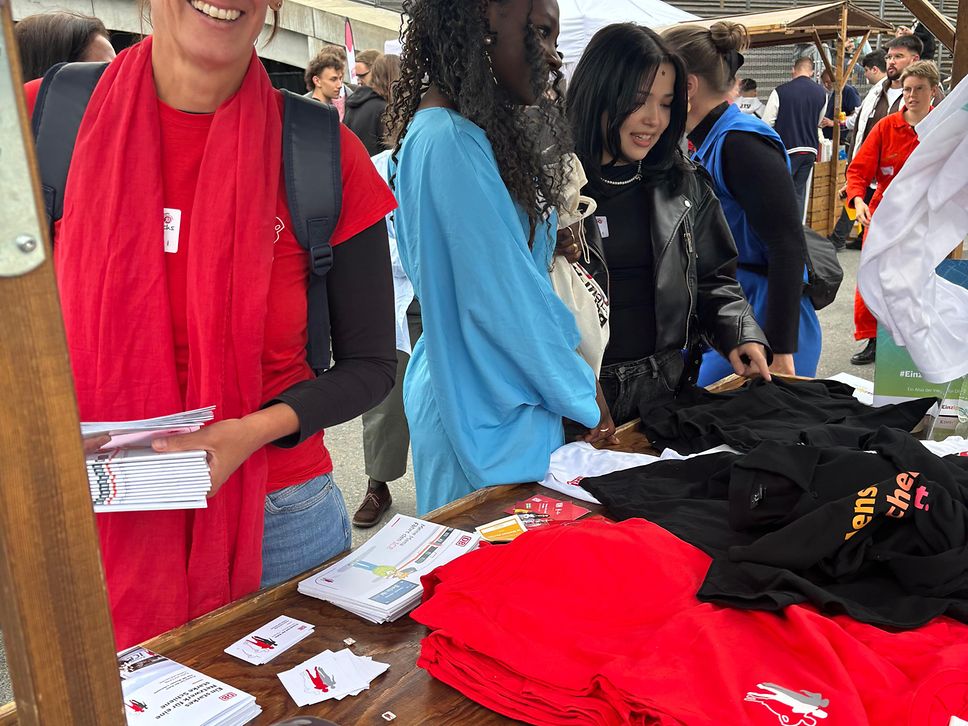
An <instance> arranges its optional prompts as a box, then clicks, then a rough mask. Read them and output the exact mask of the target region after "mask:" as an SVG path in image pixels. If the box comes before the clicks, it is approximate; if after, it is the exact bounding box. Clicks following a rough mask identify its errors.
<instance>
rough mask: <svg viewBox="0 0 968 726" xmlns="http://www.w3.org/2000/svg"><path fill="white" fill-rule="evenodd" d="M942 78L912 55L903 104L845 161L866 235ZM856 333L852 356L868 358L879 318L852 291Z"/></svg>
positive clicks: (851, 195)
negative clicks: (858, 347)
mask: <svg viewBox="0 0 968 726" xmlns="http://www.w3.org/2000/svg"><path fill="white" fill-rule="evenodd" d="M940 83H941V77H940V75H939V73H938V66H936V65H935V64H934V63H933V62H932V61H916V62H914V63H912V64H911V65H909V66H908V67H907V68H905V69H904V71H903V72H902V73H901V89H902V93H903V96H904V103H903V105H902V107H901V110H900V111H898V112H897V113H892V114H890V115H889V116H885V117H884V118H882V119H881V120H880V121H878V122H877V125H876V126H874V128H873V129H872V130H871V132H870V133H869V134H868V135H867V137H866V138H865V139H864V143H863V144H861V146H860V148H859V149H857V153H856V154H855V156H854V158H853V160H852V161H851V162H850V166H848V167H847V199H849V200H850V204H851V206H853V207H854V209H856V210H857V221H858V222H860V223H861V224H862V225H864V228H865V230H864V238H865V239H866V237H867V231H868V230H869V229H870V223H871V217H872V216H873V215H874V211H875V210H876V209H877V205H878V204H880V203H881V199H883V198H884V192H885V191H887V187H888V185H889V184H890V183H891V181H892V180H893V179H894V177H895V176H897V173H898V172H899V171H901V167H902V166H904V162H905V161H907V159H908V157H909V156H910V155H911V153H912V152H913V151H914V150H915V149H916V148H917V146H918V134H917V132H916V131H915V127H916V126H917V125H918V124H919V123H921V121H922V120H923V119H924V117H925V116H927V115H928V112H930V111H931V108H932V106H931V104H932V102H933V99H934V93H935V91H936V90H937V88H938V86H939V84H940ZM873 181H876V182H877V190H876V191H875V192H874V196H873V197H872V198H871V203H870V206H868V205H867V203H866V202H864V193H865V191H866V189H867V187H868V186H869V185H870V183H871V182H873ZM854 339H855V340H867V341H868V342H867V348H865V349H864V351H862V352H861V353H859V354H858V355H857V356H855V358H858V359H860V360H863V361H864V362H871V363H872V362H873V361H874V346H875V345H876V341H877V320H876V319H875V318H874V316H873V315H871V312H870V310H868V309H867V306H866V305H865V304H864V300H863V298H862V297H861V296H860V292H859V291H857V292H855V293H854ZM864 354H868V356H867V358H861V356H863V355H864ZM868 358H869V360H868Z"/></svg>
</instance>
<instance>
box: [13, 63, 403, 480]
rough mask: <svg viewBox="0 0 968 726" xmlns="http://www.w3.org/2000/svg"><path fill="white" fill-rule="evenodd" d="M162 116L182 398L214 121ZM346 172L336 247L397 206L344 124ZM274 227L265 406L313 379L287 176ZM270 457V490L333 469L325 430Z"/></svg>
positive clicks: (305, 275)
mask: <svg viewBox="0 0 968 726" xmlns="http://www.w3.org/2000/svg"><path fill="white" fill-rule="evenodd" d="M41 80H42V79H37V80H35V81H30V82H29V83H27V84H25V86H24V92H25V96H26V99H27V110H28V113H30V114H33V109H34V105H35V104H36V101H37V94H38V91H39V89H40V82H41ZM277 98H278V102H279V108H280V113H281V110H282V94H277ZM158 110H159V113H160V116H161V149H162V154H161V158H162V174H163V177H164V178H163V180H162V182H163V184H164V189H163V199H164V207H165V209H166V210H171V209H175V210H178V211H179V212H180V214H181V216H180V220H179V221H178V225H177V226H178V234H177V240H178V241H177V251H173V252H170V253H169V254H167V255H166V256H165V261H166V270H167V273H168V296H169V300H170V304H171V311H172V321H173V326H174V335H175V363H176V367H177V370H178V375H179V382H180V384H181V387H182V391H183V392H184V390H185V388H186V384H187V376H188V320H187V308H186V304H185V301H186V296H187V294H188V291H187V289H186V288H187V278H186V264H187V254H186V250H187V249H188V245H189V244H190V240H189V237H188V232H189V230H190V229H191V218H192V213H193V209H192V206H193V202H194V198H195V187H196V185H197V183H198V172H199V168H200V166H201V161H202V155H203V154H204V151H205V142H206V140H207V139H208V131H209V128H210V127H211V123H212V118H213V115H212V114H191V113H184V112H182V111H178V110H176V109H174V108H171V107H170V106H167V105H165V104H164V103H162V102H160V101H159V102H158ZM340 167H341V169H342V180H343V199H342V207H341V210H340V217H339V222H338V223H337V226H336V230H335V231H334V233H333V237H332V244H333V246H334V247H335V246H336V245H338V244H341V243H342V242H345V241H346V240H348V239H349V238H350V237H353V236H354V235H356V234H358V233H359V232H362V231H363V230H364V229H366V228H367V227H370V226H372V225H373V224H376V223H377V222H378V221H380V220H381V219H383V218H384V217H385V216H386V215H387V214H388V213H389V212H390V211H392V210H393V209H394V208H395V207H396V201H395V200H394V198H393V195H392V194H391V193H390V190H389V188H387V185H386V184H385V183H384V181H383V180H382V179H381V178H380V175H379V174H378V173H377V171H376V168H375V167H374V166H373V163H372V162H371V161H370V159H369V156H368V155H367V153H366V149H365V148H364V147H363V144H362V143H361V142H360V140H359V139H357V138H356V136H354V135H353V133H352V132H351V131H349V130H348V129H347V128H346V127H345V126H343V125H340ZM173 222H174V220H173ZM275 226H276V231H277V237H276V243H275V255H274V260H273V264H272V276H271V279H270V283H269V307H268V312H267V317H266V332H265V343H264V349H263V357H262V366H263V368H262V370H263V378H262V398H263V400H264V401H268V400H270V399H271V398H272V397H273V396H276V395H278V394H279V393H281V392H282V391H284V390H285V389H287V388H289V387H290V386H292V385H294V384H296V383H299V382H301V381H305V380H309V379H310V378H312V377H313V375H314V374H313V372H312V370H311V369H310V367H309V364H308V363H307V362H306V341H307V332H306V292H307V287H308V282H309V256H308V254H307V253H306V251H305V250H304V249H303V248H302V247H300V246H299V243H298V242H297V241H296V238H295V236H294V235H293V234H292V222H291V220H290V218H289V208H288V206H287V203H286V190H285V179H284V178H283V177H281V176H280V180H279V196H278V201H277V202H276V225H275ZM266 453H267V457H268V471H269V478H268V491H274V490H276V489H281V488H283V487H286V486H289V485H292V484H298V483H301V482H303V481H306V480H307V479H310V478H312V477H314V476H318V475H320V474H326V473H329V472H330V471H332V470H333V463H332V460H331V458H330V456H329V452H328V451H327V450H326V447H325V445H324V444H323V432H322V431H320V432H319V433H318V434H315V435H314V436H311V437H309V438H308V439H306V440H305V441H303V442H302V443H301V444H299V445H298V446H295V447H293V448H291V449H280V448H279V447H276V446H271V445H270V446H268V447H266Z"/></svg>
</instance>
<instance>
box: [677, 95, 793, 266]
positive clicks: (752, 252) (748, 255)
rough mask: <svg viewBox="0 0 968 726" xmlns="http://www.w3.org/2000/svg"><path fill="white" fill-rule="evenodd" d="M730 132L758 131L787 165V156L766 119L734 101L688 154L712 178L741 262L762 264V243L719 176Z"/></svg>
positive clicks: (765, 262) (720, 175)
mask: <svg viewBox="0 0 968 726" xmlns="http://www.w3.org/2000/svg"><path fill="white" fill-rule="evenodd" d="M730 131H746V132H748V133H753V134H759V135H760V136H763V137H764V138H766V139H769V140H770V141H772V142H773V143H774V144H775V145H776V148H777V149H779V151H780V153H782V154H783V158H784V159H786V164H787V168H789V166H790V159H789V157H787V155H786V150H785V149H784V148H783V141H782V140H781V139H780V135H779V134H778V133H777V132H776V131H774V130H773V129H771V128H770V127H769V126H768V125H767V124H766V122H764V121H762V120H760V119H758V118H756V116H751V115H749V114H746V113H743V112H742V111H740V110H739V107H737V106H736V104H730V106H729V107H728V108H727V109H726V111H725V112H724V113H723V115H722V116H720V117H719V119H718V120H717V121H716V123H715V124H713V127H712V129H710V131H709V135H708V136H707V137H706V140H705V141H703V143H702V146H700V147H699V150H698V151H696V153H695V154H694V155H693V157H692V158H693V159H694V160H696V161H698V162H699V163H700V164H702V165H703V166H704V167H705V169H706V171H708V172H709V174H710V176H712V178H713V183H714V185H715V189H714V191H715V192H716V196H717V197H719V203H720V204H721V205H722V208H723V214H724V215H725V216H726V223H727V224H728V225H729V230H730V232H732V233H733V238H734V239H735V240H736V249H737V250H738V251H739V262H740V263H741V264H745V265H758V266H762V267H766V265H767V259H768V258H767V256H766V244H765V243H764V242H763V240H761V239H760V238H759V236H758V235H757V234H756V232H754V231H753V227H752V226H750V223H749V220H747V218H746V212H744V211H743V208H742V207H741V206H740V205H739V202H737V201H736V198H735V197H734V196H733V195H732V194H730V193H729V189H728V188H727V187H726V181H725V179H724V178H723V142H724V141H725V140H726V134H727V133H729V132H730Z"/></svg>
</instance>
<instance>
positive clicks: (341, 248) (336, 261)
mask: <svg viewBox="0 0 968 726" xmlns="http://www.w3.org/2000/svg"><path fill="white" fill-rule="evenodd" d="M326 292H327V297H328V300H329V317H330V336H331V338H332V345H333V360H334V364H333V366H332V367H331V368H330V369H329V370H327V371H325V372H324V373H323V374H322V375H320V376H317V377H316V378H313V379H311V380H308V381H303V382H301V383H297V384H295V385H293V386H290V387H289V388H287V389H286V390H285V391H283V392H282V393H280V394H279V395H278V396H275V397H274V398H273V399H272V400H271V401H269V402H267V403H266V404H265V406H270V405H272V404H274V403H285V404H288V405H289V406H290V407H292V409H293V410H294V411H295V412H296V415H297V416H298V417H299V431H298V433H295V434H292V435H290V436H286V437H285V438H282V439H279V440H277V441H274V442H273V443H274V444H275V445H276V446H282V447H291V446H295V445H296V444H298V443H300V442H302V441H304V440H305V439H307V438H308V437H309V436H312V435H313V434H315V433H316V432H317V431H320V430H321V429H324V428H327V427H329V426H334V425H336V424H340V423H343V422H345V421H349V420H351V419H353V418H356V417H357V416H359V415H360V414H361V413H363V412H365V411H368V410H370V409H371V408H373V407H374V406H375V405H377V404H378V403H380V401H382V400H383V399H384V398H386V395H387V394H388V393H389V392H390V389H391V388H393V382H394V380H395V378H396V369H397V353H396V334H395V327H394V317H393V315H394V313H393V277H392V274H391V271H390V253H389V246H388V242H387V228H386V223H385V222H384V221H383V220H381V221H379V222H378V223H376V224H374V225H373V226H372V227H368V228H367V229H365V230H363V231H362V232H360V233H359V234H357V235H354V236H353V237H351V238H350V239H348V240H346V241H345V242H343V243H342V244H339V245H336V246H335V247H334V248H333V267H332V269H331V270H330V271H329V274H328V276H327V278H326Z"/></svg>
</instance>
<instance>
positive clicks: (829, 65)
mask: <svg viewBox="0 0 968 726" xmlns="http://www.w3.org/2000/svg"><path fill="white" fill-rule="evenodd" d="M813 44H814V45H815V46H817V50H818V51H819V52H820V60H822V61H823V65H824V68H826V69H827V71H828V72H829V73H830V75H831V76H833V75H834V64H833V61H831V60H830V56H829V55H827V48H826V47H825V46H824V44H823V41H822V40H821V39H820V34H819V33H817V31H814V32H813Z"/></svg>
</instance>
